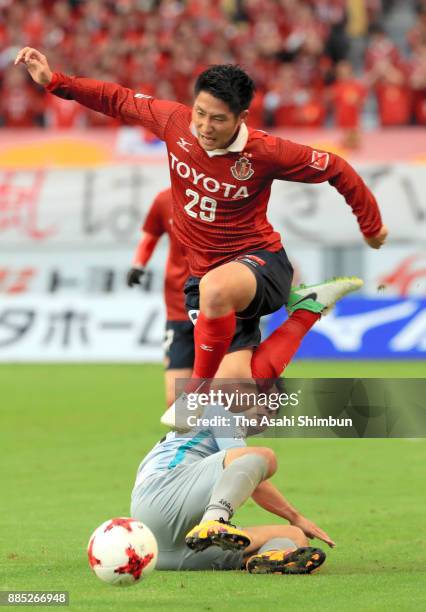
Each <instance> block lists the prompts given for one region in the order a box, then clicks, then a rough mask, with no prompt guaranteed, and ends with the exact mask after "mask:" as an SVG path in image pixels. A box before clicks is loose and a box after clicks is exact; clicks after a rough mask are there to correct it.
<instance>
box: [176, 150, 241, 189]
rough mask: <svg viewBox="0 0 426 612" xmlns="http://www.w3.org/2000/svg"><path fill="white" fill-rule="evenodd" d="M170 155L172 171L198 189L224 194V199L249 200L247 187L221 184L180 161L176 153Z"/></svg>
mask: <svg viewBox="0 0 426 612" xmlns="http://www.w3.org/2000/svg"><path fill="white" fill-rule="evenodd" d="M169 155H170V169H171V170H173V172H176V174H177V175H178V176H180V178H182V179H188V180H189V181H190V182H191V183H192V184H193V185H195V186H196V187H198V188H201V187H202V188H203V189H205V190H206V191H208V192H210V193H219V192H221V191H222V192H223V197H225V198H232V199H233V200H238V199H240V198H248V197H249V192H248V189H247V187H246V186H245V185H244V186H243V187H239V186H238V185H232V184H231V183H224V182H220V181H218V180H217V179H215V178H213V177H211V176H206V175H205V174H204V172H199V171H197V170H195V168H192V167H191V166H189V165H188V164H186V163H185V162H182V161H180V160H179V158H178V157H176V155H174V153H171V152H170V153H169Z"/></svg>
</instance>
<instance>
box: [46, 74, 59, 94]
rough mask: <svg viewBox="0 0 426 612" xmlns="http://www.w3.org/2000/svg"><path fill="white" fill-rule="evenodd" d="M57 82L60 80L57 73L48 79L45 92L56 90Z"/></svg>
mask: <svg viewBox="0 0 426 612" xmlns="http://www.w3.org/2000/svg"><path fill="white" fill-rule="evenodd" d="M59 80H60V77H59V73H58V72H54V73H53V74H52V78H51V79H50V83H48V85H46V90H47V91H53V90H54V89H56V86H57V84H58V81H59Z"/></svg>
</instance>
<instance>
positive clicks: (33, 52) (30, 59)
mask: <svg viewBox="0 0 426 612" xmlns="http://www.w3.org/2000/svg"><path fill="white" fill-rule="evenodd" d="M20 63H22V64H25V66H26V68H27V70H28V72H29V73H30V75H31V77H32V78H33V80H34V81H35V82H36V83H38V84H39V85H43V87H45V86H46V85H48V84H49V83H50V81H51V80H52V71H51V70H50V67H49V64H48V63H47V59H46V56H45V55H43V54H42V53H40V51H37V49H32V48H31V47H24V48H23V49H21V50H20V51H19V53H18V55H17V56H16V59H15V66H16V65H17V64H20Z"/></svg>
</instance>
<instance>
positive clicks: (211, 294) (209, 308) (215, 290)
mask: <svg viewBox="0 0 426 612" xmlns="http://www.w3.org/2000/svg"><path fill="white" fill-rule="evenodd" d="M200 307H201V310H202V311H203V312H204V314H205V315H206V316H207V317H212V318H214V317H221V316H224V315H225V314H227V313H228V312H229V311H230V310H232V301H231V299H230V296H229V292H228V291H227V290H226V286H225V284H224V283H223V282H221V280H220V279H219V278H218V277H217V275H214V276H210V275H209V274H206V276H204V277H203V278H202V279H201V282H200Z"/></svg>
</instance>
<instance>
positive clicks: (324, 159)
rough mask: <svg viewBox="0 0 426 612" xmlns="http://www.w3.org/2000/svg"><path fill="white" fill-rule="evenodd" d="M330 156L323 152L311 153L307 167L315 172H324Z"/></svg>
mask: <svg viewBox="0 0 426 612" xmlns="http://www.w3.org/2000/svg"><path fill="white" fill-rule="evenodd" d="M329 159H330V155H329V154H328V153H326V152H325V151H312V159H311V163H310V164H309V166H310V167H311V168H315V169H316V170H326V168H327V166H328V161H329Z"/></svg>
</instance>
